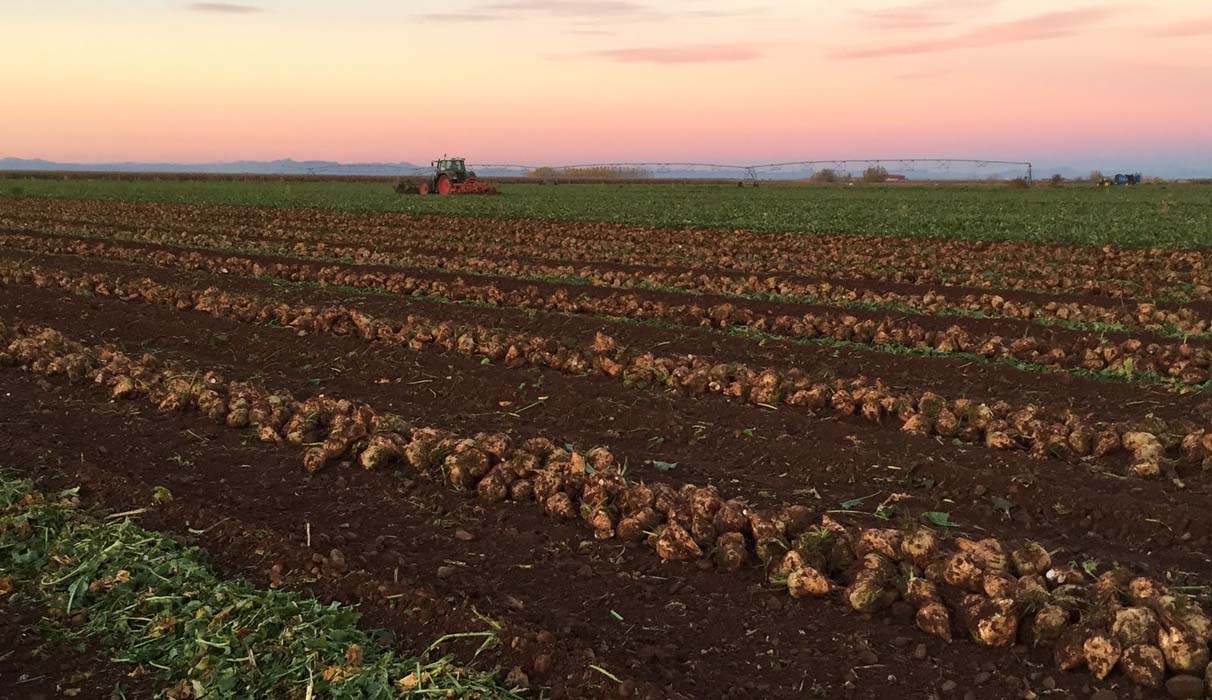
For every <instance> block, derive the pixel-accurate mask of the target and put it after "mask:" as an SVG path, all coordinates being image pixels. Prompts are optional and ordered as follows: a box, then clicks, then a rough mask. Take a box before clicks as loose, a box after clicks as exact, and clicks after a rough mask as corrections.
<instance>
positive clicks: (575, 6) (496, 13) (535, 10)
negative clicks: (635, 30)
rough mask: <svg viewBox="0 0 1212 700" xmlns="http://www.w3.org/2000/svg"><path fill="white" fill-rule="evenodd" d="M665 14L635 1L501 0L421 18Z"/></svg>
mask: <svg viewBox="0 0 1212 700" xmlns="http://www.w3.org/2000/svg"><path fill="white" fill-rule="evenodd" d="M658 16H662V15H661V13H660V12H658V11H656V10H652V9H650V8H648V7H647V6H645V5H642V4H640V3H637V2H632V0H585V1H583V2H578V1H577V0H497V1H496V2H485V3H481V4H479V5H477V6H475V7H473V8H472V9H469V10H465V11H460V12H430V13H425V14H420V15H417V16H416V17H417V19H420V20H424V21H430V22H495V21H501V20H511V19H525V18H528V17H562V18H568V19H597V20H607V19H639V18H642V17H658Z"/></svg>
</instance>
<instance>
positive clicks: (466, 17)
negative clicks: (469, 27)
mask: <svg viewBox="0 0 1212 700" xmlns="http://www.w3.org/2000/svg"><path fill="white" fill-rule="evenodd" d="M416 19H419V20H421V21H422V22H499V21H501V20H504V19H509V18H508V17H506V16H504V15H492V14H487V13H483V12H430V13H428V14H423V15H416Z"/></svg>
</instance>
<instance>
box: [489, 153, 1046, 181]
mask: <svg viewBox="0 0 1212 700" xmlns="http://www.w3.org/2000/svg"><path fill="white" fill-rule="evenodd" d="M468 167H474V168H475V169H476V171H477V172H479V173H480V174H481V175H482V176H488V177H491V176H498V177H499V176H528V175H534V174H536V173H541V174H548V175H550V176H552V177H572V178H575V177H584V176H585V174H586V173H594V172H623V173H637V174H639V175H638V176H639V177H645V178H686V179H694V178H704V179H708V178H727V179H739V180H748V181H749V182H752V183H756V182H759V181H762V180H769V181H774V180H801V179H808V178H811V177H812V176H813V175H815V174H817V173H821V172H824V171H827V170H828V171H832V172H834V173H836V174H837V175H838V176H839V177H842V176H846V175H862V174H863V173H864V172H866V171H868V170H869V169H873V168H874V169H883V170H884V171H886V172H887V173H888V174H889V175H890V176H893V177H895V176H906V177H916V178H917V179H940V180H949V179H956V180H963V179H991V178H992V179H1014V178H1023V179H1025V180H1026V181H1027V182H1031V181H1032V180H1033V179H1034V168H1033V166H1032V164H1031V163H1030V162H1028V161H1013V160H978V159H974V158H872V159H843V160H802V161H788V162H784V163H763V164H760V165H724V164H718V163H676V162H673V163H641V162H626V163H584V164H577V165H560V166H534V165H518V164H509V163H477V164H475V165H469V166H468Z"/></svg>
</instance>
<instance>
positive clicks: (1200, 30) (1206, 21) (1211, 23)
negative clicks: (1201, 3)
mask: <svg viewBox="0 0 1212 700" xmlns="http://www.w3.org/2000/svg"><path fill="white" fill-rule="evenodd" d="M1153 34H1154V35H1155V36H1170V37H1183V36H1204V35H1205V34H1212V17H1203V18H1200V19H1189V20H1186V21H1183V22H1175V23H1174V24H1168V25H1166V26H1164V27H1159V28H1158V29H1157V30H1156V31H1154V32H1153Z"/></svg>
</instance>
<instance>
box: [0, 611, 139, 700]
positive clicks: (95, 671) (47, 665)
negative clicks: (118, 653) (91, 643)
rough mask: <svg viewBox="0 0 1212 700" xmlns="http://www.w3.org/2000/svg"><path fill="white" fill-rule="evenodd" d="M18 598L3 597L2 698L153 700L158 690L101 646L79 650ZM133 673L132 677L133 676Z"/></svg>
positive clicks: (0, 620) (0, 618)
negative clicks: (107, 653) (50, 630)
mask: <svg viewBox="0 0 1212 700" xmlns="http://www.w3.org/2000/svg"><path fill="white" fill-rule="evenodd" d="M15 597H16V596H10V597H4V598H0V698H3V699H4V700H18V699H19V700H60V699H66V698H81V699H83V698H87V699H89V700H93V699H95V700H110V699H111V698H115V699H116V698H126V700H150V698H152V697H155V696H156V694H157V692H158V690H159V687H158V685H157V683H156V681H155V679H154V678H151V677H148V676H147V675H146V674H142V673H138V672H135V670H134V667H132V666H129V665H126V664H121V663H118V662H114V661H111V660H110V659H109V658H108V656H106V654H105V653H104V652H103V651H101V650H99V649H96V648H91V647H85V648H83V649H81V648H78V647H77V646H76V645H75V644H73V643H71V642H68V641H67V640H64V639H61V638H60V637H59V636H57V635H55V634H54V633H50V632H48V631H47V629H48V628H47V627H46V626H44V625H43V624H42V623H41V619H42V614H41V611H40V610H39V609H38V608H37V607H36V606H35V605H33V604H32V603H30V602H29V601H28V600H14V598H15ZM132 674H133V675H132Z"/></svg>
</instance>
